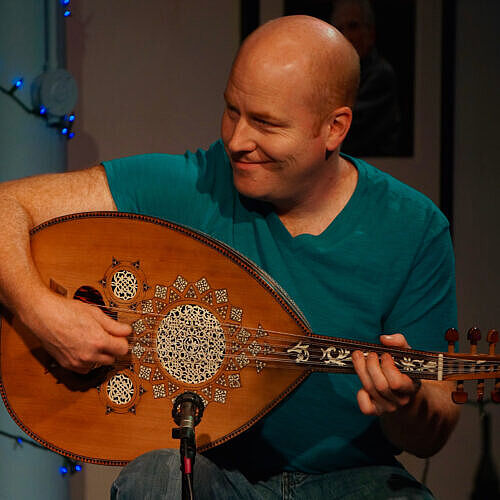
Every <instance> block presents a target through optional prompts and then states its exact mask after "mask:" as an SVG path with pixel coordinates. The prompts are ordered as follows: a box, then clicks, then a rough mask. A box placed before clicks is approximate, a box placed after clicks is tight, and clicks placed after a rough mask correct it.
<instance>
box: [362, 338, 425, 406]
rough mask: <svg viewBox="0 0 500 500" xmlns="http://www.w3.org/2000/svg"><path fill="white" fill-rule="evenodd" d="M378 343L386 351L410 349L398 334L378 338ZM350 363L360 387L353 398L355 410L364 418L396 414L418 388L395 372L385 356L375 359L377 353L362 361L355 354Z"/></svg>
mask: <svg viewBox="0 0 500 500" xmlns="http://www.w3.org/2000/svg"><path fill="white" fill-rule="evenodd" d="M380 340H381V342H382V344H383V345H385V346H388V347H406V348H409V347H410V346H409V345H408V342H406V339H405V337H404V336H403V335H401V334H400V333H396V334H394V335H381V336H380ZM352 360H353V364H354V369H355V370H356V373H357V374H358V377H359V378H360V380H361V383H362V384H363V388H362V389H360V390H359V391H358V395H357V398H358V404H359V408H360V409H361V411H362V412H363V413H364V414H365V415H378V416H380V415H383V414H385V413H393V412H395V411H397V410H399V409H400V408H402V407H403V406H406V405H407V404H408V403H409V402H410V401H411V400H412V398H413V397H414V396H415V394H416V393H417V391H418V389H419V387H420V385H419V384H416V383H415V382H414V381H413V380H412V379H411V378H410V377H408V376H407V375H403V374H402V373H401V372H400V371H399V370H398V369H397V368H396V366H395V365H394V361H393V359H392V356H391V355H390V354H388V353H384V354H382V355H381V356H380V357H379V356H378V354H377V353H375V352H370V353H369V354H368V355H367V356H366V357H365V356H364V354H363V353H362V352H361V351H355V352H354V353H353V355H352Z"/></svg>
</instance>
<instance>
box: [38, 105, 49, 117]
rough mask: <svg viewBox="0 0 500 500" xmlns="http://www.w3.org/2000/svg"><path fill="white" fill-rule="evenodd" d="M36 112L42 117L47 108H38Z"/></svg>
mask: <svg viewBox="0 0 500 500" xmlns="http://www.w3.org/2000/svg"><path fill="white" fill-rule="evenodd" d="M38 112H39V113H40V114H41V115H44V114H45V113H47V108H46V107H45V106H40V109H39V110H38Z"/></svg>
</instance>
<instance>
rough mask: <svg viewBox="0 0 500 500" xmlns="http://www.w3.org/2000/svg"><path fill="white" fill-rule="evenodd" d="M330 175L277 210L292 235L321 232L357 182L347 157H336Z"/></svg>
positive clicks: (356, 176)
mask: <svg viewBox="0 0 500 500" xmlns="http://www.w3.org/2000/svg"><path fill="white" fill-rule="evenodd" d="M334 172H335V173H334V175H333V176H332V177H331V178H329V179H328V180H327V182H325V183H324V184H321V185H319V188H318V192H316V193H311V195H310V196H309V198H307V199H305V200H303V201H302V203H300V204H298V205H297V206H295V207H293V208H292V209H290V210H286V211H282V212H280V211H278V217H279V218H280V220H281V222H282V224H283V225H284V226H285V228H286V229H287V230H288V232H289V233H290V234H291V235H292V236H293V237H295V236H298V235H300V234H312V235H314V236H317V235H319V234H321V233H322V232H323V231H324V230H325V229H326V228H327V227H328V226H329V225H330V224H331V223H332V222H333V221H334V219H335V218H336V217H337V215H338V214H339V213H340V212H341V211H342V210H343V209H344V207H345V206H346V205H347V203H348V202H349V200H350V199H351V197H352V195H353V193H354V190H355V189H356V185H357V182H358V171H357V169H356V167H355V166H354V165H353V164H352V163H351V162H349V161H347V160H345V159H344V158H342V157H339V160H338V164H337V168H336V169H335V171H334Z"/></svg>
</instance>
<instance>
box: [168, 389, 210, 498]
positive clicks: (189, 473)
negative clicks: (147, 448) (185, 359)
mask: <svg viewBox="0 0 500 500" xmlns="http://www.w3.org/2000/svg"><path fill="white" fill-rule="evenodd" d="M203 410H204V405H203V401H202V399H201V398H200V396H198V394H195V393H194V392H184V393H182V394H180V395H179V396H177V397H176V398H175V401H174V406H173V408H172V417H173V418H174V421H175V423H176V424H177V425H178V426H179V427H174V428H173V429H172V437H173V438H174V439H180V448H179V452H180V458H181V472H182V500H193V499H194V491H193V467H194V460H195V457H196V440H195V433H194V428H195V426H197V425H198V424H199V423H200V421H201V417H202V416H203Z"/></svg>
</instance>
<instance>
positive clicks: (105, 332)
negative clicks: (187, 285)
mask: <svg viewBox="0 0 500 500" xmlns="http://www.w3.org/2000/svg"><path fill="white" fill-rule="evenodd" d="M98 210H116V205H115V203H114V201H113V197H112V195H111V192H110V190H109V186H108V183H107V179H106V174H105V172H104V168H103V167H100V166H98V167H93V168H90V169H87V170H82V171H78V172H70V173H65V174H48V175H42V176H36V177H29V178H26V179H21V180H19V181H12V182H6V183H3V184H0V218H1V227H2V244H1V245H0V302H2V303H3V304H4V305H6V306H7V307H8V308H9V309H11V310H12V312H14V313H15V314H17V315H18V316H19V317H20V318H21V320H22V321H23V322H24V323H25V324H26V325H27V326H29V327H30V328H31V330H32V331H33V332H34V333H35V334H36V335H37V336H38V337H39V338H40V340H41V341H42V344H43V345H44V347H45V348H46V349H47V350H48V351H49V352H50V353H51V354H52V355H53V356H54V357H55V358H56V360H57V361H58V362H59V363H60V364H61V365H62V366H64V367H66V368H70V369H73V370H75V371H79V372H82V373H83V372H86V371H88V370H89V369H90V366H91V365H92V363H93V362H99V363H103V364H105V363H111V362H113V360H114V358H115V357H116V356H118V355H120V354H125V352H126V351H127V348H128V346H127V341H126V339H125V338H124V337H125V336H126V335H127V334H128V333H130V327H128V325H123V324H120V323H118V322H116V321H113V320H111V319H110V318H108V317H107V316H106V315H105V314H104V313H102V312H101V311H99V310H98V309H96V308H95V307H92V306H88V305H87V304H83V303H79V302H77V301H73V300H69V299H65V298H63V297H60V296H57V295H56V294H54V293H53V292H51V291H50V290H49V289H48V288H47V287H46V286H45V285H44V284H43V283H42V281H41V279H40V276H39V274H38V272H37V270H36V268H35V266H34V264H33V261H32V258H31V252H30V241H29V230H30V229H31V228H32V227H34V226H36V225H38V224H40V223H41V222H44V221H46V220H48V219H51V218H53V217H58V216H61V215H67V214H70V213H75V212H87V211H98Z"/></svg>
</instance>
